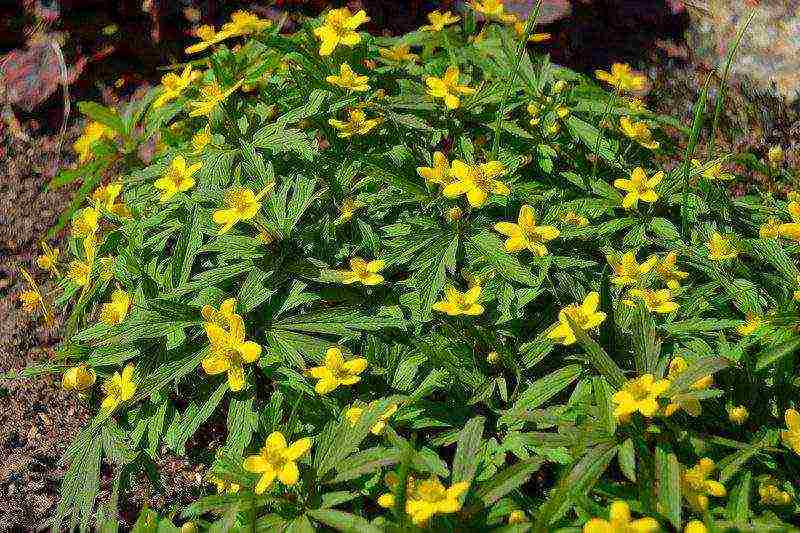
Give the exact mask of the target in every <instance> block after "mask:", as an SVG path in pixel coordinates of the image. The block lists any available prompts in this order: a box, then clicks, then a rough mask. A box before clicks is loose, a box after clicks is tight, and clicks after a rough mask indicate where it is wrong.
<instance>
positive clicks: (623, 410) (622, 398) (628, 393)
mask: <svg viewBox="0 0 800 533" xmlns="http://www.w3.org/2000/svg"><path fill="white" fill-rule="evenodd" d="M669 386H670V382H669V380H666V379H660V380H658V381H656V379H655V378H654V377H653V375H652V374H644V375H642V376H640V377H638V378H636V379H631V380H629V381H628V382H627V383H625V385H624V386H623V387H622V390H620V391H617V392H615V393H614V395H613V396H612V397H611V401H612V402H613V403H614V404H616V407H615V408H614V417H615V418H616V419H617V420H618V421H619V422H622V423H626V422H628V421H629V420H630V417H631V415H632V414H635V413H637V412H638V413H641V414H642V415H643V416H645V417H647V418H651V417H653V416H655V415H656V413H657V412H658V408H659V405H658V397H659V396H661V395H662V394H663V393H664V392H666V390H667V389H668V388H669Z"/></svg>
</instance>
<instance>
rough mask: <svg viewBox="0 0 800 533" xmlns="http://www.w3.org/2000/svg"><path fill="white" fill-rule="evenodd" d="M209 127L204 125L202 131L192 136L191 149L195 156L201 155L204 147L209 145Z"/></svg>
mask: <svg viewBox="0 0 800 533" xmlns="http://www.w3.org/2000/svg"><path fill="white" fill-rule="evenodd" d="M211 139H212V137H211V126H210V125H209V124H206V125H205V127H204V128H203V129H201V130H200V131H198V132H197V133H195V134H194V135H192V148H194V153H195V154H201V153H203V151H204V150H205V149H206V146H208V145H209V144H211Z"/></svg>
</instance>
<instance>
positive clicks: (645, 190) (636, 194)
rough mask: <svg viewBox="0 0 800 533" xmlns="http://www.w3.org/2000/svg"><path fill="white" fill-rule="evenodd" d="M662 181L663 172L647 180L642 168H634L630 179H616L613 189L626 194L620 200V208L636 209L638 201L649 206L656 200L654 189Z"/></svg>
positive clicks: (656, 195)
mask: <svg viewBox="0 0 800 533" xmlns="http://www.w3.org/2000/svg"><path fill="white" fill-rule="evenodd" d="M663 179H664V173H663V172H656V173H655V174H654V175H653V177H652V178H648V177H647V174H646V173H645V171H644V169H643V168H642V167H636V168H635V169H633V172H631V179H629V180H628V179H616V180H614V187H616V188H617V189H621V190H623V191H625V192H626V193H627V194H626V195H625V198H623V200H622V207H624V208H625V209H630V208H632V207H633V208H636V207H638V205H639V200H641V201H642V202H647V203H649V204H652V203H654V202H655V201H656V200H658V194H657V193H656V191H655V188H656V187H657V186H658V184H659V183H661V181H662V180H663Z"/></svg>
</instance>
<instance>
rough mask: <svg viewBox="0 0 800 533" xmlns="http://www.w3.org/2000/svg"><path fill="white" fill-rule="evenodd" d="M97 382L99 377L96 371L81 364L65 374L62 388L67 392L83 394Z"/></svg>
mask: <svg viewBox="0 0 800 533" xmlns="http://www.w3.org/2000/svg"><path fill="white" fill-rule="evenodd" d="M96 380H97V375H96V374H95V372H94V370H92V369H91V368H89V367H88V366H86V365H85V364H81V365H78V366H73V367H72V368H69V369H67V370H66V371H65V372H64V375H63V376H62V377H61V386H62V387H63V388H64V390H66V391H75V392H77V393H82V392H84V391H86V390H88V389H89V388H91V386H92V385H94V382H95V381H96Z"/></svg>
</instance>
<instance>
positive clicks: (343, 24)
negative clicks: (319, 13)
mask: <svg viewBox="0 0 800 533" xmlns="http://www.w3.org/2000/svg"><path fill="white" fill-rule="evenodd" d="M365 22H369V17H368V16H367V13H366V11H364V10H363V9H362V10H360V11H358V12H357V13H356V14H355V15H353V14H352V13H351V12H350V10H349V9H347V8H346V7H342V8H339V9H331V10H330V11H328V13H326V14H325V22H324V23H323V24H322V26H320V27H319V28H316V29H315V30H314V35H316V36H317V38H318V39H319V40H320V46H319V55H321V56H329V55H331V53H333V51H334V50H335V49H336V47H337V46H338V45H340V44H342V45H344V46H349V47H351V48H352V47H353V46H355V45H357V44H358V43H360V42H361V36H360V35H359V34H358V32H357V31H355V30H356V29H357V28H358V27H359V26H361V25H362V24H364V23H365Z"/></svg>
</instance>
